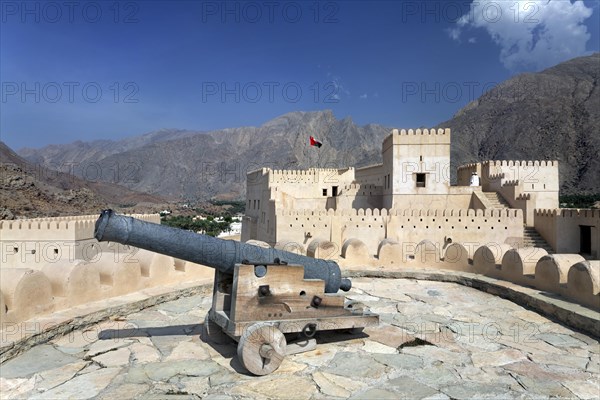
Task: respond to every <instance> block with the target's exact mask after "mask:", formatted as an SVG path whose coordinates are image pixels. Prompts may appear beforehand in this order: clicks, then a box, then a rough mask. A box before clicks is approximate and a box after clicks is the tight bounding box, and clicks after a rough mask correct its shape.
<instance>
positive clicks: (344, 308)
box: [94, 210, 379, 375]
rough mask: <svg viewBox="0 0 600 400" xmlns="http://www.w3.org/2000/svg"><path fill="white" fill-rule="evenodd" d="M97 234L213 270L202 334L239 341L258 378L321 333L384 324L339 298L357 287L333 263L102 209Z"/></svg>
mask: <svg viewBox="0 0 600 400" xmlns="http://www.w3.org/2000/svg"><path fill="white" fill-rule="evenodd" d="M94 236H95V237H96V239H98V240H99V241H114V242H118V243H121V244H126V245H133V246H136V247H140V248H143V249H146V250H150V251H154V252H158V253H161V254H167V255H171V256H173V257H177V258H180V259H183V260H186V261H191V262H195V263H198V264H203V265H206V266H209V267H212V268H214V269H215V279H214V287H213V299H212V308H211V309H210V311H209V312H208V314H207V315H206V318H205V320H204V325H203V331H202V337H203V339H204V340H205V341H210V342H215V343H223V342H225V341H228V340H230V338H232V339H234V340H236V341H237V342H238V357H239V359H240V361H241V363H242V364H243V365H244V366H245V367H246V368H247V369H248V370H249V371H250V372H251V373H253V374H255V375H265V374H269V373H271V372H273V371H275V370H276V369H277V368H278V367H279V365H280V363H281V361H282V360H283V358H284V357H285V355H287V354H294V353H299V352H303V351H309V350H313V349H314V348H315V347H316V340H315V339H314V338H313V336H314V335H315V333H316V332H318V331H326V330H340V331H348V330H354V331H357V330H362V328H364V327H366V326H372V325H377V324H378V323H379V316H378V315H376V314H372V313H370V312H369V311H368V310H364V309H363V307H362V305H360V304H357V303H353V302H350V301H346V299H345V297H344V296H343V295H341V294H337V292H338V290H339V289H342V290H346V291H347V290H349V289H350V287H351V283H350V281H349V280H347V279H342V278H341V272H340V269H339V266H338V265H337V263H335V262H333V261H330V260H319V259H314V258H310V257H305V256H300V255H297V254H293V253H289V252H285V251H280V250H275V249H263V248H260V247H257V246H252V245H248V244H245V243H240V242H237V241H232V240H222V239H217V238H212V237H209V236H204V235H199V234H196V233H193V232H188V231H184V230H181V229H175V228H170V227H165V226H161V225H158V224H153V223H149V222H145V221H140V220H137V219H134V218H131V217H125V216H121V215H117V214H115V213H114V212H113V211H112V210H105V211H103V212H102V214H101V215H100V218H99V219H98V221H97V222H96V229H95V233H94ZM292 339H295V340H292Z"/></svg>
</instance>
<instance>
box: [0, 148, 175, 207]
mask: <svg viewBox="0 0 600 400" xmlns="http://www.w3.org/2000/svg"><path fill="white" fill-rule="evenodd" d="M163 204H166V200H165V199H163V198H161V197H159V196H153V195H148V194H144V193H138V192H134V191H132V190H130V189H127V188H125V187H122V186H118V185H114V184H110V183H105V182H89V181H85V180H82V179H80V178H77V177H75V176H74V175H72V174H68V173H64V172H58V171H55V170H51V169H48V168H46V167H44V166H42V165H40V164H33V163H30V162H28V161H26V160H24V159H23V158H21V157H19V156H18V155H17V154H16V153H15V152H13V151H12V150H11V149H10V148H9V147H8V146H6V145H5V144H4V143H3V142H0V219H13V218H16V217H20V216H26V217H28V218H35V217H45V216H60V215H79V214H95V213H97V212H99V211H100V210H102V209H103V208H108V207H110V208H114V209H118V210H121V211H123V212H145V211H149V210H154V211H156V209H157V208H160V206H161V205H163Z"/></svg>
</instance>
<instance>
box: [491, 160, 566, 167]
mask: <svg viewBox="0 0 600 400" xmlns="http://www.w3.org/2000/svg"><path fill="white" fill-rule="evenodd" d="M482 165H487V166H493V167H558V161H551V160H520V161H519V160H489V161H483V162H482Z"/></svg>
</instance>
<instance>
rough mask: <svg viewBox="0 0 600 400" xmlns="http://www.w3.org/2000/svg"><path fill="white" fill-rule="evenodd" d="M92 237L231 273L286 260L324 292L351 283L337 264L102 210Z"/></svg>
mask: <svg viewBox="0 0 600 400" xmlns="http://www.w3.org/2000/svg"><path fill="white" fill-rule="evenodd" d="M94 237H95V238H96V239H97V240H98V241H100V242H106V241H110V242H117V243H121V244H124V245H131V246H135V247H139V248H141V249H145V250H149V251H153V252H156V253H161V254H165V255H169V256H172V257H175V258H180V259H182V260H186V261H190V262H194V263H197V264H202V265H206V266H208V267H211V268H214V269H217V270H219V271H221V272H222V273H226V274H233V271H234V267H235V264H239V263H247V264H254V265H261V264H265V265H267V264H273V263H288V264H300V265H303V266H304V279H321V280H323V281H325V292H326V293H336V292H337V291H338V290H340V289H342V290H344V291H348V290H350V288H351V287H352V283H351V282H350V280H349V279H342V274H341V272H340V267H339V265H338V264H337V263H336V262H334V261H331V260H321V259H317V258H311V257H306V256H302V255H299V254H294V253H290V252H288V251H283V250H277V249H273V248H268V249H265V248H262V247H258V246H253V245H250V244H246V243H240V242H238V241H235V240H223V239H218V238H215V237H212V236H206V235H200V234H197V233H194V232H190V231H186V230H183V229H177V228H172V227H168V226H164V225H159V224H154V223H151V222H145V221H141V220H139V219H135V218H132V217H125V216H123V215H118V214H116V213H115V212H114V211H113V210H104V211H102V213H101V214H100V217H99V218H98V220H97V221H96V226H95V230H94Z"/></svg>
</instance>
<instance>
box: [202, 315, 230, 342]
mask: <svg viewBox="0 0 600 400" xmlns="http://www.w3.org/2000/svg"><path fill="white" fill-rule="evenodd" d="M209 314H210V312H208V313H206V317H204V324H203V325H202V333H201V335H200V337H201V338H202V341H204V342H205V343H215V344H227V343H230V342H231V341H232V340H231V338H230V337H229V336H227V334H226V333H225V332H223V330H222V329H221V327H220V326H219V325H217V324H216V323H215V322H214V321H213V320H211V319H210V318H209Z"/></svg>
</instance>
